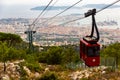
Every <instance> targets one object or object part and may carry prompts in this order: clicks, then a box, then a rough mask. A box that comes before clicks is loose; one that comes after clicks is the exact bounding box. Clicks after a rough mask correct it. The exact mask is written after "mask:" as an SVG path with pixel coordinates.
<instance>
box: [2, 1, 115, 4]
mask: <svg viewBox="0 0 120 80" xmlns="http://www.w3.org/2000/svg"><path fill="white" fill-rule="evenodd" d="M49 1H50V0H0V4H2V5H16V4H17V5H18V4H24V5H46V4H47V3H48V2H49ZM53 1H54V2H55V1H56V0H53ZM77 1H79V0H58V2H57V4H56V5H70V4H73V3H75V2H77ZM113 1H116V0H83V1H82V3H81V4H91V3H97V4H98V3H106V4H108V3H111V2H113Z"/></svg>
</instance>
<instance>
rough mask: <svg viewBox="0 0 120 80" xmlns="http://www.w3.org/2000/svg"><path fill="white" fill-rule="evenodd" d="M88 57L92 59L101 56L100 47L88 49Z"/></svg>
mask: <svg viewBox="0 0 120 80" xmlns="http://www.w3.org/2000/svg"><path fill="white" fill-rule="evenodd" d="M87 55H88V56H90V57H95V56H99V47H96V46H95V47H88V51H87Z"/></svg>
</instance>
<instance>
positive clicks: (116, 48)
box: [101, 43, 120, 67]
mask: <svg viewBox="0 0 120 80" xmlns="http://www.w3.org/2000/svg"><path fill="white" fill-rule="evenodd" d="M101 56H103V57H115V59H116V65H118V64H120V62H119V60H120V43H114V44H110V45H109V46H107V47H106V48H104V49H103V50H101ZM117 67H118V66H117Z"/></svg>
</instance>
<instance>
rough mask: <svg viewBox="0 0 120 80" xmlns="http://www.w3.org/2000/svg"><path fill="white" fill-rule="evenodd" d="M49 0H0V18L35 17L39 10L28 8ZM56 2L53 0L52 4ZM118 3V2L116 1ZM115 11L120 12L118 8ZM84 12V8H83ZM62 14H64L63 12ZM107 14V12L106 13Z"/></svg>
mask: <svg viewBox="0 0 120 80" xmlns="http://www.w3.org/2000/svg"><path fill="white" fill-rule="evenodd" d="M49 1H50V0H0V18H9V17H36V16H37V15H38V14H39V13H40V11H31V10H30V9H31V8H33V7H36V6H41V5H47V4H48V2H49ZM77 1H79V0H57V3H56V4H55V5H54V6H67V5H70V6H71V5H72V4H74V3H76V2H77ZM114 1H116V0H82V2H80V3H79V4H77V5H76V6H79V7H81V6H83V5H86V4H110V3H112V2H114ZM54 2H56V0H53V2H52V4H53V3H54ZM117 5H120V2H118V3H117ZM80 11H81V10H77V11H67V13H69V14H72V13H77V14H81V12H80ZM116 11H118V12H117V13H120V10H116ZM85 12H86V10H85ZM55 13H59V11H56V12H52V11H51V12H49V13H48V15H55ZM64 15H66V14H65V13H64ZM107 15H108V14H107Z"/></svg>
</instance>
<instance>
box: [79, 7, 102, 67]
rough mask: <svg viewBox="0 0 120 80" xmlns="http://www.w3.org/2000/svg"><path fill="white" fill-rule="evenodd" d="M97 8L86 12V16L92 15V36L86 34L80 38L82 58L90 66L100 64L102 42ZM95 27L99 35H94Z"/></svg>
mask: <svg viewBox="0 0 120 80" xmlns="http://www.w3.org/2000/svg"><path fill="white" fill-rule="evenodd" d="M95 13H96V9H93V10H90V11H88V12H87V13H85V17H88V16H90V15H92V31H91V35H90V36H85V37H84V38H83V39H81V40H80V58H81V59H82V61H84V63H85V64H86V65H87V66H88V67H94V66H99V65H100V53H99V51H100V44H99V43H98V40H99V32H98V29H97V25H96V22H95V17H94V15H95ZM94 28H95V30H96V33H97V37H94V36H93V33H94Z"/></svg>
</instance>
